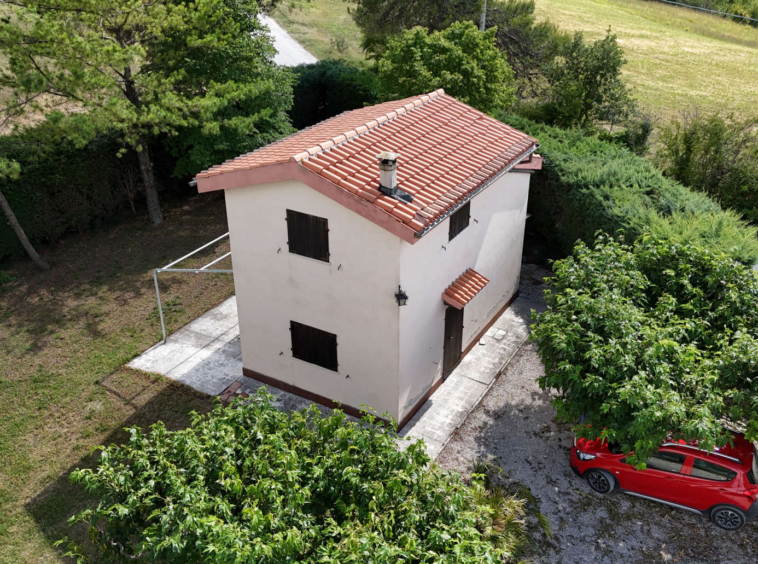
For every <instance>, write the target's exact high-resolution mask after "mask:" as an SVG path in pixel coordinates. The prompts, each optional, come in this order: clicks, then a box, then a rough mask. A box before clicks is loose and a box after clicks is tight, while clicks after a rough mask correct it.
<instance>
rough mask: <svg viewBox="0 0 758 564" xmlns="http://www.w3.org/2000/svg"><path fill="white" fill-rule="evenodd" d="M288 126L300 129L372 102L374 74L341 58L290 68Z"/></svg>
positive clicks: (376, 87)
mask: <svg viewBox="0 0 758 564" xmlns="http://www.w3.org/2000/svg"><path fill="white" fill-rule="evenodd" d="M293 72H294V74H295V84H294V87H293V94H294V102H293V104H292V109H291V110H290V117H291V118H292V125H293V126H294V127H295V128H296V129H303V128H304V127H308V126H311V125H313V124H314V123H318V122H320V121H323V120H325V119H329V118H330V117H333V116H336V115H337V114H340V113H342V112H347V111H349V110H354V109H356V108H362V107H363V106H369V105H371V104H374V103H376V101H377V99H378V96H379V92H378V90H379V84H378V80H377V77H376V74H375V73H373V72H371V71H370V70H366V69H360V68H358V67H355V66H353V65H350V64H349V63H346V62H344V61H337V60H333V59H325V60H322V61H319V62H318V63H313V64H309V65H299V66H297V67H295V68H294V69H293Z"/></svg>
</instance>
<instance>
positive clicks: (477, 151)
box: [196, 89, 537, 234]
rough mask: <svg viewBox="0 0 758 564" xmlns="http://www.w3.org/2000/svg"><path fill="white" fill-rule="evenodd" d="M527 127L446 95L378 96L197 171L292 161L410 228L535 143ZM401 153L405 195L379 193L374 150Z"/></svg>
mask: <svg viewBox="0 0 758 564" xmlns="http://www.w3.org/2000/svg"><path fill="white" fill-rule="evenodd" d="M536 144H537V142H536V141H535V140H534V139H533V138H531V137H529V136H528V135H526V134H524V133H521V132H520V131H517V130H515V129H513V128H512V127H510V126H508V125H506V124H504V123H502V122H500V121H498V120H496V119H494V118H491V117H489V116H488V115H486V114H483V113H482V112H480V111H478V110H475V109H474V108H471V107H470V106H467V105H466V104H463V103H462V102H459V101H458V100H456V99H455V98H452V97H451V96H447V95H445V93H444V92H443V91H442V90H441V89H440V90H437V91H435V92H432V93H430V94H427V95H424V96H415V97H412V98H406V99H405V100H397V101H394V102H385V103H383V104H378V105H375V106H369V107H366V108H361V109H358V110H353V111H350V112H345V113H344V114H340V115H339V116H336V117H334V118H331V119H329V120H326V121H324V122H321V123H319V124H317V125H314V126H313V127H310V128H308V129H304V130H302V131H300V132H298V133H295V134H294V135H292V136H290V137H287V138H285V139H282V140H281V141H278V142H276V143H272V144H271V145H268V146H266V147H263V148H261V149H258V150H257V151H253V152H252V153H248V154H247V155H242V156H240V157H237V158H236V159H233V160H230V161H227V162H225V163H224V164H222V165H218V166H215V167H212V168H210V169H208V170H206V171H203V172H201V173H199V174H198V175H197V177H196V178H197V179H199V182H202V180H200V179H208V178H212V177H214V176H217V175H222V174H228V173H233V172H236V171H244V170H250V169H254V168H258V167H262V166H267V165H273V164H281V163H285V162H288V161H295V162H298V163H300V165H301V166H303V167H305V168H307V169H309V170H310V171H312V172H314V173H315V174H318V175H319V176H321V177H322V178H325V179H326V180H328V181H330V182H331V183H333V184H335V185H336V186H338V187H340V188H342V189H343V190H345V191H347V192H350V193H352V194H354V195H356V196H359V197H361V198H363V199H365V200H367V201H369V202H371V203H372V204H375V205H376V206H377V207H378V208H380V209H381V210H383V211H384V212H386V213H387V214H390V215H391V216H392V217H394V218H395V219H396V220H397V221H400V222H402V223H404V224H405V225H407V226H408V227H410V228H411V229H412V230H413V231H415V232H416V233H417V234H418V233H419V232H421V231H424V230H425V229H426V228H427V227H429V226H430V225H432V224H434V223H435V222H437V221H439V220H441V219H443V218H444V217H445V216H446V215H447V214H448V213H449V212H450V211H451V210H453V209H455V208H456V207H458V205H460V204H462V203H463V202H464V201H466V200H467V199H469V197H470V196H471V194H472V193H474V192H476V191H477V190H478V189H479V188H480V187H482V186H483V185H485V184H487V183H488V181H490V180H491V179H493V178H494V177H495V176H497V175H498V174H500V173H501V172H502V171H503V170H505V169H510V168H511V167H513V166H514V165H515V164H517V163H518V162H519V161H520V160H521V159H522V158H524V157H525V156H526V155H527V154H529V153H530V152H531V151H533V150H534V148H535V147H536ZM382 151H393V152H396V153H400V158H399V159H398V187H399V188H400V189H401V190H404V191H405V192H408V193H409V194H411V195H413V201H412V202H411V203H405V202H400V201H398V200H396V199H394V198H391V197H388V196H384V195H382V194H381V193H380V192H379V190H378V188H379V166H378V162H377V158H376V157H377V155H379V153H381V152H382Z"/></svg>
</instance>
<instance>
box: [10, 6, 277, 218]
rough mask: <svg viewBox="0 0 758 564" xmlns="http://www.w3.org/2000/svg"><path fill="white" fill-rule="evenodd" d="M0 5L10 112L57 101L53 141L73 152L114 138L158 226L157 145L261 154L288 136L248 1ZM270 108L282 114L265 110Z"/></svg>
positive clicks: (267, 44)
mask: <svg viewBox="0 0 758 564" xmlns="http://www.w3.org/2000/svg"><path fill="white" fill-rule="evenodd" d="M0 2H2V4H7V5H9V6H11V7H12V8H11V9H12V17H5V18H3V19H2V20H0V52H2V53H3V54H4V55H5V56H6V57H7V59H8V64H7V67H8V70H7V71H6V72H4V73H3V74H2V75H0V87H6V88H11V89H12V90H13V92H14V96H13V97H12V99H11V100H10V102H9V103H8V105H7V108H6V111H7V112H11V111H13V112H18V108H25V109H29V110H32V111H36V112H44V111H46V109H47V108H49V107H50V105H51V104H52V103H54V102H55V101H56V100H58V101H59V100H62V101H64V102H65V103H66V104H68V107H67V109H68V110H69V111H68V113H66V114H65V115H62V116H59V117H58V122H59V125H60V128H61V131H62V132H63V133H64V134H65V135H66V136H67V137H68V138H69V139H73V140H75V141H76V142H77V143H78V144H79V145H84V144H86V143H87V142H88V141H89V140H90V139H92V138H93V137H94V136H95V135H97V134H98V133H100V132H103V131H105V130H116V131H118V132H120V133H121V134H122V136H123V140H124V143H125V144H126V146H129V147H133V148H134V149H135V150H136V151H137V154H138V158H139V166H140V171H141V175H142V182H143V185H144V189H145V194H146V198H147V204H148V210H149V213H150V217H151V219H152V220H153V222H154V223H160V222H161V221H162V219H163V218H162V212H161V208H160V203H159V200H158V191H157V187H156V183H155V179H154V176H153V163H152V159H151V155H150V149H149V145H150V140H151V138H152V137H153V136H155V135H158V134H163V135H169V136H172V135H176V134H177V133H178V132H179V131H181V130H185V131H193V130H194V131H202V132H203V133H204V134H207V135H209V136H211V137H212V136H214V135H215V136H216V138H215V140H216V141H218V139H219V137H220V135H221V133H222V132H223V133H229V132H231V133H234V134H236V135H238V136H242V137H245V136H252V137H256V141H255V142H257V143H264V142H268V141H269V140H270V139H272V137H273V136H276V135H280V134H282V133H286V131H288V124H287V120H286V116H285V113H284V112H285V111H286V109H287V107H288V101H289V99H290V96H291V94H290V86H289V79H288V75H287V74H286V73H285V72H283V71H279V70H278V69H277V67H276V66H275V65H274V63H273V54H274V49H273V46H272V45H271V40H270V38H269V37H268V35H267V34H266V33H265V28H264V27H263V26H262V25H261V24H260V23H259V22H258V20H257V18H255V14H256V13H257V11H258V5H257V4H256V2H255V0H197V1H196V2H193V3H185V2H181V1H175V0H157V1H151V0H110V1H108V2H92V1H89V0H60V1H58V2H54V3H52V4H51V3H50V2H48V1H47V0H0ZM271 99H276V100H278V101H279V103H278V104H275V105H274V106H273V107H269V106H268V105H267V104H265V103H262V101H268V100H271ZM251 112H254V113H251ZM195 143H196V145H202V144H203V142H202V140H198V139H195ZM185 148H186V145H185ZM224 149H227V150H229V147H228V146H224V147H222V149H221V152H225V151H224ZM204 153H205V157H206V158H205V160H203V159H198V158H197V157H194V162H199V161H202V162H207V161H208V159H209V158H210V156H211V155H213V156H215V153H213V151H212V150H211V151H209V150H208V149H207V145H205V149H204ZM227 156H228V155H227Z"/></svg>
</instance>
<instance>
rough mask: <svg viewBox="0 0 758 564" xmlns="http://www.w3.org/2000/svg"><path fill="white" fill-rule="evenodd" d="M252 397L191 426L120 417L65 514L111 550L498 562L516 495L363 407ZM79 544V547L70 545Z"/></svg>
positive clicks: (506, 552)
mask: <svg viewBox="0 0 758 564" xmlns="http://www.w3.org/2000/svg"><path fill="white" fill-rule="evenodd" d="M272 399H273V398H272V397H271V396H270V395H269V394H267V393H265V392H259V394H258V395H256V396H255V397H253V398H252V399H251V400H250V401H249V403H244V402H238V403H235V404H233V405H232V406H231V407H229V408H224V407H222V406H220V405H217V406H216V408H215V409H214V410H213V412H212V413H210V414H208V415H204V416H198V415H195V416H194V418H193V422H192V425H191V427H190V428H188V429H185V430H181V431H176V432H171V431H167V430H166V428H165V427H164V426H163V424H162V423H157V424H156V425H154V426H153V427H152V428H151V431H150V433H149V434H147V435H144V434H143V433H142V432H140V431H139V430H138V429H131V430H130V433H131V438H130V440H129V442H128V444H125V445H123V446H113V445H112V446H110V447H107V448H105V449H104V450H103V451H102V453H101V455H100V461H99V465H98V467H97V469H95V470H86V469H85V470H76V471H75V472H74V473H73V475H72V478H73V480H74V481H75V482H79V483H82V484H84V486H85V487H86V488H87V490H89V491H91V492H93V493H95V494H96V495H97V496H98V497H99V498H100V501H99V503H98V505H97V506H96V507H93V508H90V509H86V510H84V511H82V512H80V513H78V514H77V515H76V516H75V517H73V518H72V520H71V522H72V523H75V522H84V523H86V524H88V525H89V526H90V533H91V536H92V539H93V542H94V543H95V545H96V546H98V547H100V548H101V549H102V550H103V551H105V552H107V553H109V555H115V556H120V553H121V552H122V551H123V554H125V555H128V556H131V557H133V556H137V555H140V556H141V557H142V558H143V559H144V560H146V561H156V560H159V561H160V562H213V563H221V562H223V563H232V562H256V563H258V564H267V563H270V564H281V563H283V562H313V563H316V562H318V563H326V562H334V563H343V562H374V563H377V564H381V563H387V564H390V563H392V564H395V563H396V562H416V563H424V562H428V563H444V562H450V563H453V562H456V563H472V564H473V563H477V564H480V563H481V564H483V563H493V564H494V563H496V562H497V563H501V562H503V559H504V558H505V557H508V556H512V555H513V554H514V551H515V550H516V549H517V547H518V544H519V542H520V541H521V538H522V536H523V529H522V525H523V523H522V519H521V517H522V516H523V504H519V503H517V502H516V501H515V500H512V499H510V498H508V499H506V497H505V496H503V495H502V492H496V491H492V492H491V493H487V492H486V491H484V490H483V488H484V486H483V484H482V483H481V481H480V482H476V481H475V482H474V483H473V484H472V485H470V486H469V485H466V484H465V483H463V482H462V481H461V479H460V477H459V475H458V474H455V473H443V472H441V471H439V470H438V469H437V468H435V467H434V466H432V467H431V468H427V466H428V465H429V464H430V462H431V461H430V459H429V457H428V455H427V454H426V451H425V449H424V446H423V445H422V444H420V443H413V444H408V445H407V448H405V449H402V450H400V449H398V448H397V445H396V443H395V441H396V435H395V433H394V432H392V431H391V430H389V429H387V428H385V427H383V426H381V425H378V424H377V423H376V421H375V418H374V417H372V416H365V417H364V419H363V420H362V422H361V423H357V422H350V421H348V420H347V419H346V417H345V415H344V414H343V413H341V412H340V411H334V412H332V413H331V414H330V415H329V416H321V414H320V412H319V410H318V408H317V407H316V406H313V405H312V406H311V407H310V408H309V409H307V410H304V411H302V412H295V413H283V412H280V411H278V410H277V409H275V408H274V407H273V406H272V404H271V401H272ZM74 550H76V548H74Z"/></svg>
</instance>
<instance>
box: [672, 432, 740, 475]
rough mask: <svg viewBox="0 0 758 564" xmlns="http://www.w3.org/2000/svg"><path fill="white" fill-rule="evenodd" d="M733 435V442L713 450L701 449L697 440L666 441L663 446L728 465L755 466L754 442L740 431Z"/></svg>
mask: <svg viewBox="0 0 758 564" xmlns="http://www.w3.org/2000/svg"><path fill="white" fill-rule="evenodd" d="M732 436H733V439H732V440H733V444H727V445H726V446H723V447H716V448H714V449H713V452H709V451H707V450H704V449H701V448H700V447H699V446H698V442H697V441H690V442H689V443H688V442H686V441H683V440H678V441H673V440H670V441H666V442H664V443H663V445H662V446H663V447H667V448H669V449H674V450H679V451H680V452H686V453H688V454H693V455H696V456H700V457H703V458H711V459H712V460H713V461H714V462H717V461H718V462H722V463H725V464H727V465H737V466H740V467H744V468H745V469H746V470H750V469H751V468H752V466H753V456H754V455H755V449H754V447H753V443H751V442H750V441H748V440H747V439H745V437H744V435H742V434H740V433H732Z"/></svg>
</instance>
